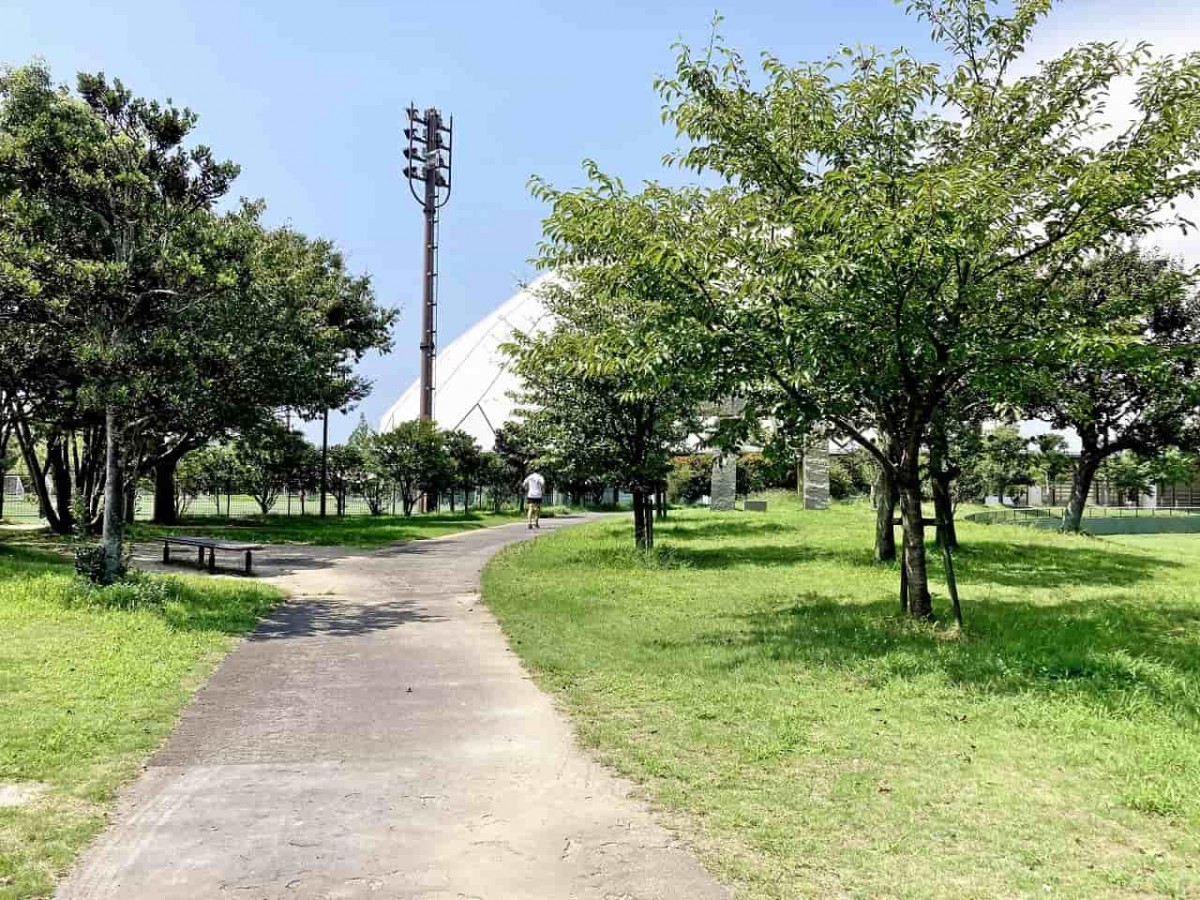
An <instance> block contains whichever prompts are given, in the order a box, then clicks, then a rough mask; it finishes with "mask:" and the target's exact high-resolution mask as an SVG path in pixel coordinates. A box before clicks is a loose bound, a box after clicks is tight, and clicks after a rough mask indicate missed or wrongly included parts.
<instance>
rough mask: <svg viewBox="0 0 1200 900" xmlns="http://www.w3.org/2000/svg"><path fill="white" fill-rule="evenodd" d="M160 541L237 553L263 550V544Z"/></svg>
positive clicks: (210, 540)
mask: <svg viewBox="0 0 1200 900" xmlns="http://www.w3.org/2000/svg"><path fill="white" fill-rule="evenodd" d="M159 540H160V541H162V542H163V543H164V544H178V545H180V546H183V547H203V548H205V549H206V550H228V551H230V552H236V553H241V552H244V551H246V550H261V549H263V545H262V544H231V543H227V542H226V541H218V540H214V539H213V538H193V537H161V538H159Z"/></svg>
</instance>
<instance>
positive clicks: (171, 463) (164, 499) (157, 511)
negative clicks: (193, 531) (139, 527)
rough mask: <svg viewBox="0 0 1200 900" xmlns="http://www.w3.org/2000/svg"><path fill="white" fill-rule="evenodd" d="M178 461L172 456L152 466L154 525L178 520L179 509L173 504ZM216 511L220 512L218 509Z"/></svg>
mask: <svg viewBox="0 0 1200 900" xmlns="http://www.w3.org/2000/svg"><path fill="white" fill-rule="evenodd" d="M178 466H179V461H178V460H177V459H175V458H174V457H173V456H171V457H167V458H165V459H163V460H161V461H160V462H159V463H158V465H156V466H155V467H154V515H153V518H152V521H153V522H154V523H155V524H156V525H174V524H175V523H176V522H178V521H179V510H178V509H177V508H176V506H175V470H176V469H177V468H178ZM217 512H220V510H219V509H218V510H217Z"/></svg>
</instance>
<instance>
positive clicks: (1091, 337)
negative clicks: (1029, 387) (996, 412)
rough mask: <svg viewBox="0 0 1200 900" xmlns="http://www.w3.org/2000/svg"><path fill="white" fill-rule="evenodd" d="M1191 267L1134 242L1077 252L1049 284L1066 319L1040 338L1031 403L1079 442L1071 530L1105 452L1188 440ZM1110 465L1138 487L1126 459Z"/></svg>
mask: <svg viewBox="0 0 1200 900" xmlns="http://www.w3.org/2000/svg"><path fill="white" fill-rule="evenodd" d="M1196 274H1197V273H1196V272H1195V271H1192V270H1189V269H1185V268H1184V267H1183V266H1182V265H1181V264H1180V263H1178V262H1177V261H1174V260H1171V259H1169V258H1167V257H1164V256H1162V255H1161V254H1158V253H1154V252H1149V251H1145V250H1142V249H1140V248H1139V247H1137V246H1136V245H1132V246H1116V247H1113V248H1111V249H1109V250H1108V251H1107V252H1104V253H1100V254H1096V255H1094V256H1091V257H1089V258H1087V259H1084V260H1082V261H1080V262H1079V263H1078V264H1077V265H1075V266H1073V267H1071V268H1070V269H1069V270H1068V272H1067V273H1066V275H1065V276H1064V277H1063V278H1062V279H1061V280H1060V282H1059V283H1058V284H1057V285H1056V287H1055V292H1056V305H1057V306H1058V307H1059V308H1060V309H1062V310H1063V314H1064V316H1065V317H1066V319H1067V322H1068V323H1069V325H1070V328H1069V330H1067V331H1066V332H1065V333H1064V334H1060V335H1059V336H1058V337H1057V339H1054V340H1051V341H1049V342H1048V343H1047V347H1046V348H1045V356H1044V359H1043V360H1041V361H1040V364H1039V367H1038V368H1039V371H1040V372H1041V373H1042V381H1041V383H1040V385H1039V388H1038V405H1039V407H1040V409H1041V412H1042V414H1043V415H1044V416H1045V417H1046V418H1047V419H1048V420H1049V421H1050V422H1051V423H1052V424H1053V425H1055V426H1056V427H1060V428H1071V429H1073V430H1074V431H1075V433H1076V434H1077V435H1078V436H1079V440H1080V444H1081V450H1080V459H1079V465H1078V466H1077V467H1076V468H1075V481H1076V484H1075V486H1074V489H1073V491H1072V502H1071V505H1070V509H1069V514H1068V521H1067V527H1068V529H1071V530H1078V528H1079V524H1080V515H1081V514H1082V511H1083V502H1084V500H1085V499H1086V497H1087V496H1088V491H1089V489H1090V487H1091V484H1092V479H1093V477H1094V476H1095V475H1096V472H1097V470H1098V468H1099V467H1100V466H1101V464H1102V463H1103V462H1104V460H1105V459H1107V458H1108V457H1111V456H1113V455H1115V454H1122V453H1124V452H1126V451H1131V452H1133V453H1136V454H1140V455H1141V456H1153V455H1155V454H1158V453H1161V452H1163V451H1164V450H1166V449H1167V448H1168V447H1169V446H1171V445H1173V444H1178V443H1180V442H1181V441H1184V440H1186V439H1187V429H1188V427H1189V425H1190V423H1192V422H1193V421H1195V420H1196V417H1197V415H1198V414H1200V379H1198V378H1197V375H1198V374H1200V292H1198V291H1197V289H1196ZM1111 468H1112V470H1113V471H1114V472H1115V473H1117V475H1118V477H1119V480H1121V481H1122V483H1123V484H1125V485H1126V487H1127V488H1128V489H1129V490H1133V489H1134V488H1135V487H1136V484H1137V482H1138V478H1137V477H1136V476H1135V475H1134V468H1136V466H1135V465H1134V464H1133V463H1132V462H1131V461H1129V460H1126V461H1123V462H1116V463H1114V465H1113V466H1112V467H1111ZM1142 481H1143V483H1144V481H1145V479H1143V480H1142Z"/></svg>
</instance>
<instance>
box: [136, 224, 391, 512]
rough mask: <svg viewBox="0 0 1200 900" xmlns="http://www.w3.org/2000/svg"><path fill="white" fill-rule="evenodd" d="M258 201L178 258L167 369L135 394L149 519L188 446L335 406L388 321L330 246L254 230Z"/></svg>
mask: <svg viewBox="0 0 1200 900" xmlns="http://www.w3.org/2000/svg"><path fill="white" fill-rule="evenodd" d="M261 215H262V204H248V205H245V206H243V208H242V209H241V210H239V211H238V212H236V213H232V214H228V215H226V216H224V217H221V218H215V217H204V218H199V219H198V221H197V222H196V223H195V225H194V227H193V229H192V233H191V235H190V237H191V244H190V246H189V251H190V252H189V253H188V254H187V255H186V256H184V255H183V254H179V255H178V257H179V258H178V260H177V265H176V268H177V269H178V271H179V277H178V278H177V281H178V282H179V283H180V285H181V293H183V294H185V295H186V296H189V297H204V298H205V302H203V303H189V304H186V305H182V304H181V305H180V308H179V309H177V310H176V311H175V312H176V317H175V329H176V333H177V334H178V335H180V336H181V337H180V339H179V340H178V341H177V343H176V345H174V346H172V347H170V352H171V353H173V354H174V355H175V358H176V359H177V361H178V362H177V365H176V366H175V367H174V368H172V369H170V375H169V377H164V378H162V379H160V380H159V381H158V382H157V383H156V385H155V386H154V387H155V390H154V391H153V392H152V393H150V394H148V395H146V396H144V398H143V399H142V404H141V405H142V408H143V409H144V410H145V415H143V417H142V419H141V421H142V422H144V423H145V424H144V426H143V429H142V431H143V437H144V440H143V446H144V447H145V448H146V449H145V451H144V452H143V454H142V455H141V456H140V457H139V459H138V465H139V469H140V470H141V471H153V472H154V473H155V480H156V498H157V499H156V512H155V519H156V520H157V521H168V518H167V517H168V515H169V510H168V509H167V508H164V506H163V500H162V498H163V497H165V496H169V495H170V493H171V488H170V482H171V479H172V477H173V473H174V469H175V466H176V465H177V463H178V460H180V459H182V458H183V457H184V456H185V455H186V454H187V453H189V452H191V450H192V449H194V448H195V447H196V446H198V445H202V444H203V443H204V442H206V441H208V440H212V439H219V438H222V437H224V436H226V435H228V434H229V433H231V432H233V431H238V430H242V429H247V428H251V429H252V428H254V427H256V426H257V424H258V423H260V422H262V421H265V420H267V419H269V418H271V417H272V416H273V415H274V414H275V413H276V411H277V410H279V409H289V410H295V411H298V412H299V414H300V415H301V416H302V417H304V418H312V417H315V416H317V415H319V414H320V413H322V412H323V411H324V410H325V409H327V408H340V409H345V408H347V407H348V406H351V405H353V404H354V403H356V402H357V401H358V400H360V399H361V398H362V397H363V396H365V394H366V393H367V390H368V389H369V384H368V383H367V382H366V381H365V380H364V379H363V378H362V377H361V376H358V375H356V374H355V373H354V372H353V368H352V367H353V364H354V363H356V362H357V361H358V360H359V359H361V358H362V356H363V355H364V354H365V353H366V352H368V351H369V350H372V349H375V350H386V349H387V348H388V347H389V346H390V330H391V325H392V322H393V321H394V318H395V312H394V311H393V310H385V309H382V308H381V307H379V306H378V305H377V303H376V302H375V297H374V293H373V291H372V289H371V285H370V281H369V279H367V278H366V277H363V276H357V275H354V274H353V273H351V272H349V271H348V270H347V268H346V264H345V261H344V259H343V257H342V255H341V253H339V252H338V251H337V249H336V248H335V247H334V246H333V245H332V244H331V243H330V242H329V241H325V240H320V239H311V238H307V237H305V236H304V235H301V234H298V233H296V232H295V231H292V230H291V229H287V228H284V229H276V230H265V229H264V228H263V227H262V226H261V224H260V218H261Z"/></svg>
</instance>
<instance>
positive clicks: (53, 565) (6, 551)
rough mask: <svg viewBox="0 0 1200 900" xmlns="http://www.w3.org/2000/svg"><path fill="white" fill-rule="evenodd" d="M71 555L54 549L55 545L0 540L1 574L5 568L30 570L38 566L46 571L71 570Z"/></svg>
mask: <svg viewBox="0 0 1200 900" xmlns="http://www.w3.org/2000/svg"><path fill="white" fill-rule="evenodd" d="M71 566H72V562H71V559H70V557H68V556H65V555H64V554H63V553H61V552H57V551H56V550H54V549H53V545H43V546H38V545H37V544H32V543H24V542H17V541H10V540H3V541H0V575H2V573H3V570H4V568H12V569H17V568H20V569H22V570H25V571H28V570H31V569H33V568H35V567H36V568H38V569H41V570H45V571H50V570H69V569H71Z"/></svg>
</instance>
